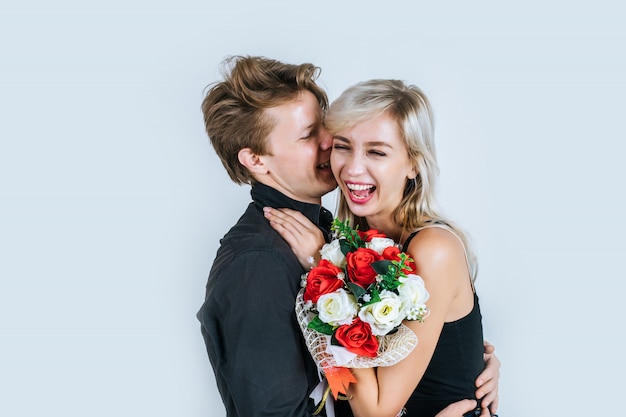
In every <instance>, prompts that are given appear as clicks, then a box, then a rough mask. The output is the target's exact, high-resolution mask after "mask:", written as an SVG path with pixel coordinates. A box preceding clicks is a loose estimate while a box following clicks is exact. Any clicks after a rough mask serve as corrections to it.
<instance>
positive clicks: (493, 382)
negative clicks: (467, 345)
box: [476, 353, 500, 415]
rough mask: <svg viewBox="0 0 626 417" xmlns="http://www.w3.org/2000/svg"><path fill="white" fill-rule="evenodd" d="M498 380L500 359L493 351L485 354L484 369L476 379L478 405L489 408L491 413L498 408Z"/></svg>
mask: <svg viewBox="0 0 626 417" xmlns="http://www.w3.org/2000/svg"><path fill="white" fill-rule="evenodd" d="M499 381H500V359H498V357H497V356H496V355H495V354H493V353H490V354H486V355H485V369H484V370H483V372H482V373H481V374H480V375H478V378H477V379H476V387H477V390H476V398H480V405H481V407H482V408H483V409H486V408H490V409H491V412H492V413H495V412H496V411H497V409H498V401H499V396H498V384H499ZM487 415H488V414H487Z"/></svg>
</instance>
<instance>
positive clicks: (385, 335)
mask: <svg viewBox="0 0 626 417" xmlns="http://www.w3.org/2000/svg"><path fill="white" fill-rule="evenodd" d="M332 230H333V232H334V237H333V239H332V240H331V242H330V243H328V244H326V245H324V247H322V249H321V250H320V254H321V260H320V262H319V263H318V264H317V265H316V266H315V267H313V268H312V269H311V270H310V271H309V272H308V273H306V274H304V275H303V277H302V278H303V281H302V286H303V289H302V290H300V292H299V293H298V296H297V298H296V316H297V319H298V322H299V324H300V329H301V330H302V334H303V335H304V339H305V341H306V345H307V348H308V350H309V352H310V353H311V355H312V357H313V359H314V360H315V362H316V364H317V365H318V367H319V368H320V369H321V370H322V371H323V372H324V374H325V376H326V379H327V380H328V383H329V387H330V389H331V392H332V393H333V396H334V397H335V399H337V396H338V394H339V393H345V392H346V389H347V388H348V385H349V384H350V383H354V382H356V380H355V379H354V377H353V376H352V374H351V372H350V370H349V369H348V368H372V367H379V366H391V365H395V364H396V363H398V362H399V361H401V360H402V359H404V358H406V357H407V355H408V354H409V353H410V352H411V351H412V350H413V349H414V348H415V346H416V345H417V342H418V341H417V336H415V333H413V331H412V330H410V329H409V328H408V327H406V326H404V325H403V324H402V321H403V320H419V321H423V320H424V319H425V318H426V317H427V316H428V308H427V307H426V301H427V300H428V296H429V295H428V291H427V290H426V288H425V286H424V281H423V280H422V278H421V277H419V276H418V275H415V274H413V273H412V272H414V271H415V264H414V262H413V260H412V259H411V258H410V257H409V256H408V255H407V254H406V253H403V252H402V251H400V249H399V248H398V246H397V245H396V244H395V242H394V241H393V240H392V239H389V238H388V237H387V236H386V235H384V234H383V233H380V232H378V231H377V230H368V231H366V232H362V231H359V230H358V229H353V228H351V227H350V226H349V223H348V222H341V221H339V220H337V219H335V221H334V222H333V226H332Z"/></svg>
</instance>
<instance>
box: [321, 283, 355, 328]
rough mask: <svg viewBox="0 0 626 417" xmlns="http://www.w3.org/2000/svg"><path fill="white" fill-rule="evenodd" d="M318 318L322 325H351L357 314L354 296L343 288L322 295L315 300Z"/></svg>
mask: <svg viewBox="0 0 626 417" xmlns="http://www.w3.org/2000/svg"><path fill="white" fill-rule="evenodd" d="M317 311H319V318H320V320H322V321H323V322H324V323H328V324H331V325H333V326H341V325H344V324H350V323H352V320H353V319H354V316H356V312H357V304H356V300H355V299H354V296H353V295H352V294H348V293H347V292H346V291H345V290H344V289H343V288H340V289H338V290H337V291H335V292H331V293H328V294H324V295H322V296H320V298H319V299H318V300H317Z"/></svg>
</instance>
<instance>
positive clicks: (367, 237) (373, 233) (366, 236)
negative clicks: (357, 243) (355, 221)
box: [356, 229, 387, 242]
mask: <svg viewBox="0 0 626 417" xmlns="http://www.w3.org/2000/svg"><path fill="white" fill-rule="evenodd" d="M356 232H357V233H358V234H359V237H360V238H361V240H362V241H363V242H369V241H371V240H372V239H374V238H375V237H387V235H386V234H384V233H383V232H379V231H378V230H376V229H370V230H366V231H365V232H362V231H360V230H357V231H356Z"/></svg>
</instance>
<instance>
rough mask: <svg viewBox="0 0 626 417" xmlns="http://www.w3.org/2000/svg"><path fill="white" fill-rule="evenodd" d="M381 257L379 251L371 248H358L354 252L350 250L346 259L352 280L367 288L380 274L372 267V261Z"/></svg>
mask: <svg viewBox="0 0 626 417" xmlns="http://www.w3.org/2000/svg"><path fill="white" fill-rule="evenodd" d="M381 259H382V257H381V256H380V255H379V254H378V252H376V251H375V250H373V249H369V248H358V249H357V250H355V251H354V252H348V254H347V255H346V261H347V264H348V265H347V270H348V277H349V278H350V281H352V282H354V283H355V284H357V285H360V286H361V287H363V288H367V287H368V286H369V285H370V284H371V283H372V282H374V280H375V279H376V275H378V274H376V271H374V268H372V263H373V262H376V261H380V260H381Z"/></svg>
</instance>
